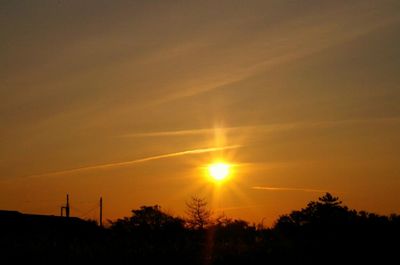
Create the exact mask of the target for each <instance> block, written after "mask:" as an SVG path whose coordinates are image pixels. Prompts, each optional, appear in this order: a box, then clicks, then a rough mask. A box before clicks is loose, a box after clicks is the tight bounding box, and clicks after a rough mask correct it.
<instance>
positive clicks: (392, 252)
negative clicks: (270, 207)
mask: <svg viewBox="0 0 400 265" xmlns="http://www.w3.org/2000/svg"><path fill="white" fill-rule="evenodd" d="M187 214H188V218H187V219H185V220H184V219H181V218H179V217H175V216H171V215H169V214H167V213H165V212H163V211H162V209H161V208H160V207H159V206H143V207H141V208H140V209H137V210H133V211H132V216H131V217H126V218H124V219H119V220H117V221H115V222H111V225H110V227H108V228H100V227H98V226H97V225H96V223H94V222H87V221H82V220H80V219H74V218H69V219H66V218H63V219H62V220H61V219H60V218H59V217H51V218H44V219H43V218H42V219H40V218H41V217H37V216H36V217H35V216H31V217H29V218H22V217H21V218H17V217H12V218H11V217H4V214H3V216H1V217H0V232H1V234H0V255H1V256H0V259H1V260H0V264H17V263H20V262H23V263H22V264H83V263H85V264H190V265H196V264H362V263H365V264H370V263H375V264H395V263H397V262H398V260H399V256H398V254H399V251H400V216H399V215H391V216H381V215H377V214H372V213H367V212H363V211H360V212H357V211H356V210H351V209H349V208H347V207H346V206H344V205H342V203H341V202H340V201H339V200H338V198H336V197H333V196H332V195H330V194H329V193H327V194H326V195H325V196H323V197H321V198H319V199H318V200H317V201H312V202H310V203H309V204H308V205H307V206H306V207H305V208H303V209H301V210H299V211H293V212H291V213H290V214H288V215H284V216H281V217H280V218H279V219H278V220H277V221H276V223H275V225H274V226H273V227H271V228H263V227H261V226H255V225H250V224H248V223H247V222H245V221H243V220H232V219H229V218H227V217H219V218H217V219H216V220H213V221H211V218H210V212H209V211H208V210H207V207H206V203H205V201H204V200H202V199H198V198H193V199H192V201H191V202H190V203H189V204H188V211H187ZM10 215H12V213H10ZM52 218H53V219H52Z"/></svg>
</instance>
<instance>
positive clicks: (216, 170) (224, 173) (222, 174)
mask: <svg viewBox="0 0 400 265" xmlns="http://www.w3.org/2000/svg"><path fill="white" fill-rule="evenodd" d="M230 167H231V166H230V165H229V164H227V163H225V162H215V163H212V164H211V165H209V166H208V173H209V175H210V176H211V177H212V179H213V180H214V181H215V182H222V181H224V180H226V179H227V178H228V176H229V174H230Z"/></svg>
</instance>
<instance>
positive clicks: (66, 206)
mask: <svg viewBox="0 0 400 265" xmlns="http://www.w3.org/2000/svg"><path fill="white" fill-rule="evenodd" d="M64 210H65V217H67V218H69V214H70V207H69V195H68V193H67V203H66V204H65V206H61V216H64V215H63V213H64Z"/></svg>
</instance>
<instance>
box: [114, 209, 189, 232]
mask: <svg viewBox="0 0 400 265" xmlns="http://www.w3.org/2000/svg"><path fill="white" fill-rule="evenodd" d="M183 224H184V221H183V220H182V219H181V218H178V217H174V216H171V215H169V214H167V213H164V212H163V211H161V207H160V206H159V205H154V206H142V207H140V209H137V210H132V216H131V217H129V218H127V217H125V218H123V219H118V220H117V221H116V222H113V223H112V226H111V227H112V228H113V229H114V230H124V231H126V232H129V231H133V230H141V231H146V230H151V231H154V230H166V229H179V228H183Z"/></svg>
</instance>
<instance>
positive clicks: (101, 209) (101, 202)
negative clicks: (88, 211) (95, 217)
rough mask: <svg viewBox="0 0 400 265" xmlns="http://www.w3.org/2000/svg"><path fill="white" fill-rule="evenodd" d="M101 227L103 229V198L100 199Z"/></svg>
mask: <svg viewBox="0 0 400 265" xmlns="http://www.w3.org/2000/svg"><path fill="white" fill-rule="evenodd" d="M99 224H100V227H103V197H100V220H99Z"/></svg>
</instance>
